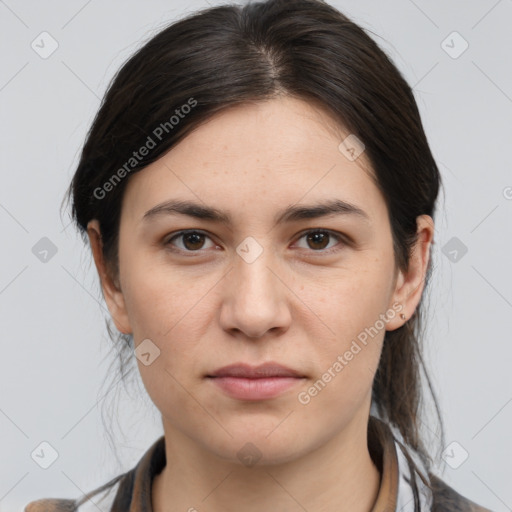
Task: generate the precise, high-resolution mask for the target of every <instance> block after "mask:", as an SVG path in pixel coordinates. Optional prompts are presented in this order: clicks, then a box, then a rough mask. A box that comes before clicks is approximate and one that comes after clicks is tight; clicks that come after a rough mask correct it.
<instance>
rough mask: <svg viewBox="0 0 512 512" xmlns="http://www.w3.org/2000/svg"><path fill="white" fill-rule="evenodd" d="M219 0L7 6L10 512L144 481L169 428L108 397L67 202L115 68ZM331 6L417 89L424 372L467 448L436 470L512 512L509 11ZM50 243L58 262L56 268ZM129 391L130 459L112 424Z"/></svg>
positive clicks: (4, 464)
mask: <svg viewBox="0 0 512 512" xmlns="http://www.w3.org/2000/svg"><path fill="white" fill-rule="evenodd" d="M208 3H210V5H215V4H219V3H221V2H213V1H211V2H206V1H191V2H185V1H181V0H180V1H178V0H173V1H169V0H168V1H163V0H150V1H144V2H143V1H133V0H132V1H123V2H121V1H108V2H106V1H103V2H100V1H99V0H91V1H89V2H87V1H83V0H80V1H75V0H73V1H69V0H68V1H64V0H54V1H46V2H37V1H35V0H32V1H15V0H6V1H0V41H1V45H0V51H1V58H2V65H1V68H0V109H1V110H0V111H1V132H0V141H1V145H2V148H1V153H0V154H1V162H0V169H1V170H0V172H1V178H2V179H1V188H0V222H1V234H2V246H1V247H2V249H3V250H2V251H1V253H0V258H1V259H0V263H1V264H0V268H1V271H0V322H1V326H2V342H1V343H2V345H1V346H2V352H1V353H2V357H1V358H0V385H1V391H0V433H1V436H0V461H1V462H0V511H7V510H11V511H12V510H22V508H23V506H24V505H25V504H26V503H27V502H28V501H31V500H33V499H36V498H42V497H50V496H53V497H77V496H79V495H81V493H82V492H84V491H87V490H90V489H91V488H93V487H94V486H98V485H100V484H102V483H104V482H106V481H107V480H108V479H110V478H111V477H113V476H115V475H116V474H118V473H120V472H121V471H125V470H127V469H130V468H131V467H132V466H133V465H134V464H135V463H136V462H137V461H138V460H139V458H140V457H141V455H142V454H143V452H144V451H145V450H146V449H147V448H148V447H149V445H150V444H151V443H152V442H153V441H154V440H155V439H156V437H157V436H159V435H160V434H161V425H160V419H159V417H158V414H157V411H156V409H155V408H154V406H153V404H152V403H151V402H150V400H149V399H148V398H145V397H144V393H141V392H137V391H136V390H137V389H140V390H142V385H141V384H140V382H139V383H137V381H136V384H137V386H138V387H137V386H136V387H135V388H134V389H135V391H131V392H129V393H124V392H122V388H121V387H120V386H117V387H116V388H114V390H113V391H111V392H108V389H109V387H108V386H102V382H103V379H104V377H105V375H106V373H107V371H108V363H109V361H110V360H111V359H109V357H108V353H109V340H108V337H107V335H106V330H105V326H104V318H105V317H106V315H107V312H106V309H105V305H104V303H103V301H102V300H100V297H101V295H100V290H99V286H98V283H97V277H96V273H95V268H94V266H93V264H92V263H91V261H92V260H91V257H90V255H89V252H88V250H86V249H85V248H84V246H83V244H82V241H81V240H80V238H79V237H78V236H77V234H76V233H75V231H74V229H73V226H69V217H68V216H67V214H66V215H65V216H64V217H62V218H61V216H60V215H59V207H60V204H61V201H62V198H63V195H64V191H65V188H66V186H67V185H68V182H69V180H70V179H71V176H72V174H73V172H74V168H75V166H76V163H77V159H78V154H79V153H78V152H79V150H80V146H81V144H82V143H83V140H84V136H85V133H86V131H87V129H88V128H89V126H90V123H91V121H92V118H93V116H94V114H95V112H96V110H97V108H98V106H99V103H100V98H101V97H102V95H103V93H104V91H105V88H106V86H107V83H108V81H109V80H110V78H111V77H112V75H113V74H114V72H115V71H116V70H117V69H118V67H119V66H120V65H121V64H122V62H123V61H124V60H125V59H126V58H127V57H128V56H129V55H131V54H132V53H133V52H134V51H135V50H136V49H137V48H138V47H139V46H140V45H141V44H142V42H143V41H145V40H146V39H147V38H148V37H150V36H151V35H153V34H154V33H155V32H156V31H158V30H159V29H160V28H161V27H163V26H164V25H166V24H167V23H168V22H170V21H172V20H173V19H176V18H178V17H182V16H183V15H184V14H186V13H188V12H191V11H193V10H196V9H197V8H202V7H206V6H207V5H208ZM330 3H331V4H332V5H334V6H336V7H338V8H339V9H340V10H342V11H343V12H345V13H346V14H347V15H349V16H351V17H352V18H353V19H354V20H355V21H356V22H358V23H360V24H361V25H362V26H363V27H365V28H367V29H368V30H371V31H372V32H373V33H375V34H377V35H376V36H375V38H376V40H377V42H378V43H379V44H380V45H381V46H382V47H383V48H384V49H385V50H386V51H387V52H388V53H389V54H390V55H391V57H392V58H393V60H394V62H395V63H396V64H397V66H398V67H399V69H401V70H402V72H403V73H404V74H405V77H406V79H407V80H408V81H409V83H410V84H411V85H412V86H414V91H415V95H416V99H417V101H418V105H419V108H420V111H421V114H422V118H423V122H424V125H425V129H426V132H427V136H428V139H429V142H430V144H431V147H432V150H433V153H434V156H435V157H436V159H437V161H438V164H439V166H440V169H441V172H442V176H443V180H444V186H445V188H444V192H443V193H442V194H441V197H440V205H439V206H440V210H439V214H438V217H437V219H436V242H435V245H434V248H433V253H432V254H433V258H434V260H435V273H434V276H433V280H432V283H431V287H430V288H429V292H428V294H427V297H426V298H427V299H430V304H431V305H430V308H429V319H430V322H431V323H430V327H429V329H428V331H427V334H428V337H427V360H428V362H429V364H430V367H431V375H432V377H433V381H434V385H435V387H436V390H437V391H438V394H439V398H440V402H441V407H442V412H443V415H444V420H445V425H446V434H447V438H446V440H447V443H446V444H447V445H448V444H450V443H452V442H456V443H458V444H455V445H451V446H450V448H449V449H448V451H447V452H446V453H447V456H446V461H447V462H448V461H449V462H450V464H446V463H445V462H444V461H442V460H441V463H440V465H439V468H438V472H439V473H440V474H441V475H442V476H443V478H444V479H445V480H446V481H447V482H448V483H449V484H450V485H452V486H453V487H454V488H455V489H456V490H458V491H459V492H460V493H461V494H463V495H465V496H467V497H469V498H471V499H473V500H475V501H477V502H478V503H480V504H482V505H485V506H487V507H489V508H490V509H492V510H494V511H505V510H512V486H511V485H510V483H511V476H510V475H511V470H510V460H511V459H512V442H511V430H512V429H511V423H512V403H511V402H512V383H511V380H512V379H511V374H510V369H509V367H510V362H511V356H512V344H511V336H510V332H511V329H512V320H511V319H512V274H511V272H510V263H511V261H512V245H511V228H510V225H511V222H510V221H511V218H512V173H511V156H510V135H511V130H510V127H511V120H512V119H511V117H512V116H511V114H512V72H511V59H510V50H511V48H512V35H511V32H510V26H511V22H512V1H511V0H500V1H496V0H481V1H476V0H474V1H462V0H459V1H450V2H446V1H441V0H436V1H430V2H428V1H426V0H415V1H413V0H393V1H386V2H377V1H371V0H365V1H355V0H354V1H349V0H337V1H334V0H332V1H331V2H330ZM43 31H46V32H48V33H49V34H50V35H51V37H52V38H53V39H54V40H56V41H57V43H58V48H57V49H56V51H55V52H54V53H53V54H52V55H50V56H49V57H47V58H42V57H41V56H40V54H38V53H36V51H35V50H34V49H33V48H32V47H31V44H32V42H33V41H34V40H35V43H34V45H35V44H39V45H40V46H42V43H41V42H40V40H41V37H46V38H47V39H45V49H46V50H48V49H49V48H51V46H50V43H51V41H50V39H49V38H48V36H40V37H39V34H41V32H43ZM454 31H456V32H458V34H460V36H459V35H450V34H452V32H454ZM38 41H39V43H38ZM443 41H445V42H444V43H443ZM464 41H466V42H467V44H468V45H469V46H468V48H467V49H466V50H465V51H464V52H463V53H461V54H460V55H458V54H459V53H460V52H461V50H463V49H464V46H465V43H464ZM38 50H39V51H40V52H41V51H42V50H41V49H38ZM43 237H47V238H48V239H49V240H51V242H52V243H53V244H54V245H55V249H56V250H57V252H56V253H55V254H54V255H52V253H51V252H50V253H48V255H47V256H46V260H47V261H41V259H40V258H42V257H43V256H42V253H38V250H37V249H39V250H40V249H41V247H40V246H39V245H36V244H42V245H43V246H44V244H48V242H47V241H43V242H40V240H41V239H42V238H43ZM34 246H35V247H36V249H33V248H34ZM464 247H465V248H466V249H467V252H466V253H464V250H465V249H464ZM454 251H455V252H454ZM38 254H39V256H38ZM455 257H456V258H457V259H456V260H454V258H455ZM43 259H44V257H43ZM117 391H119V392H120V395H119V400H120V411H121V413H120V419H119V423H120V425H122V431H121V430H120V428H118V427H117V426H116V425H114V436H115V438H116V447H117V450H118V454H119V458H120V459H119V463H117V462H116V461H115V458H114V455H113V452H112V450H111V448H110V445H109V444H108V442H107V439H106V436H105V432H104V429H103V423H102V417H101V406H102V405H104V404H105V403H108V402H105V400H109V399H111V398H113V397H114V396H115V393H116V392H117ZM105 393H106V394H107V395H106V397H105V396H104V395H105ZM109 407H110V406H109ZM109 407H107V409H108V408H109ZM428 428H430V427H428V426H427V430H428ZM123 434H124V435H123ZM435 435H436V434H435V432H434V433H432V436H435ZM43 441H46V442H48V443H50V445H51V446H52V447H53V448H54V449H55V450H56V452H57V453H58V458H57V459H56V460H55V462H53V464H51V465H50V466H49V467H48V469H43V468H42V467H40V465H38V464H36V462H34V460H33V459H32V457H31V454H32V453H33V452H34V450H36V452H37V451H38V450H39V453H41V452H40V450H41V447H40V443H41V442H43ZM44 447H45V446H44V445H43V451H44V453H45V457H49V456H50V455H49V454H51V450H50V449H46V450H44ZM463 450H465V451H466V452H467V453H468V455H469V456H468V458H467V459H466V460H465V461H464V462H463V463H462V464H460V466H459V467H458V468H454V467H453V466H456V465H457V464H459V463H460V462H461V461H462V459H463V456H464V454H465V452H464V451H463ZM43 459H44V457H41V458H40V459H39V460H40V462H41V463H43V464H44V463H45V461H44V460H43ZM49 462H50V459H48V458H47V460H46V463H49Z"/></svg>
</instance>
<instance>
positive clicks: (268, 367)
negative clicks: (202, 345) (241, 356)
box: [207, 361, 304, 379]
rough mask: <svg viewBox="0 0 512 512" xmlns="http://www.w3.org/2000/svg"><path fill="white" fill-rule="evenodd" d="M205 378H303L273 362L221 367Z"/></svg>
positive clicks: (294, 371) (290, 369)
mask: <svg viewBox="0 0 512 512" xmlns="http://www.w3.org/2000/svg"><path fill="white" fill-rule="evenodd" d="M207 377H239V378H244V379H261V378H269V377H304V375H302V374H301V373H299V372H298V371H296V370H293V369H292V368H288V367H286V366H283V365H282V364H279V363H275V362H273V361H270V362H267V363H263V364H260V365H258V366H251V365H250V364H247V363H234V364H230V365H228V366H223V367H222V368H219V369H218V370H215V371H214V372H213V373H211V374H209V375H207Z"/></svg>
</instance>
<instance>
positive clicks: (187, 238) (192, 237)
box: [165, 231, 213, 252]
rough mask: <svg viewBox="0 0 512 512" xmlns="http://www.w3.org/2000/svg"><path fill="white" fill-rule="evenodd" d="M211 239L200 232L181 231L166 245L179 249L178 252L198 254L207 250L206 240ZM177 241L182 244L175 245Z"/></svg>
mask: <svg viewBox="0 0 512 512" xmlns="http://www.w3.org/2000/svg"><path fill="white" fill-rule="evenodd" d="M209 238H210V237H209V236H207V235H206V234H204V233H201V232H200V231H181V232H180V233H177V234H176V235H174V236H173V237H172V238H170V239H169V240H168V241H167V242H166V243H165V245H170V246H174V247H177V249H178V250H181V251H183V252H196V251H199V250H201V249H205V248H206V247H205V240H207V239H209ZM175 240H180V241H181V244H175V243H174V241H175ZM212 245H213V244H212Z"/></svg>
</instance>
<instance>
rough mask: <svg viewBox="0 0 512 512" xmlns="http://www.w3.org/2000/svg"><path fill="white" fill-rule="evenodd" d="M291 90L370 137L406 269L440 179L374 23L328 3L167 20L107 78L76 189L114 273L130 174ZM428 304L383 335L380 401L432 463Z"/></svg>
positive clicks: (126, 355) (73, 194)
mask: <svg viewBox="0 0 512 512" xmlns="http://www.w3.org/2000/svg"><path fill="white" fill-rule="evenodd" d="M283 94H285V95H289V96H293V97H296V98H299V99H303V100H305V101H307V102H311V103H313V102H314V103H315V105H322V106H323V107H324V108H325V110H326V111H327V112H329V113H330V115H331V116H332V117H333V118H334V119H336V120H337V121H338V122H339V125H340V126H342V127H344V128H345V129H346V130H348V132H349V133H353V134H355V135H356V136H357V137H358V138H359V139H360V140H362V141H363V143H364V145H365V155H366V158H368V159H369V161H370V162H371V166H372V169H373V172H374V174H375V177H376V183H377V186H378V187H379V189H380V190H381V192H382V194H383V196H384V198H385V201H386V205H387V208H388V213H389V221H390V225H391V229H392V235H393V243H394V250H395V257H396V263H397V267H398V268H401V269H407V266H408V261H409V257H410V251H411V247H412V245H413V244H414V242H415V240H416V229H417V224H416V218H417V217H418V216H419V215H422V214H427V215H430V216H431V217H432V218H433V217H434V212H435V207H436V198H437V195H438V190H439V187H440V185H441V181H440V174H439V170H438V168H437V165H436V162H435V161H434V158H433V156H432V153H431V151H430V148H429V145H428V142H427V139H426V136H425V133H424V130H423V127H422V123H421V119H420V114H419V112H418V108H417V105H416V102H415V99H414V96H413V92H412V90H411V88H410V86H409V85H408V84H407V82H406V81H405V79H404V78H403V76H402V75H401V73H400V72H399V70H398V69H397V68H396V67H395V65H394V64H393V63H392V62H391V60H390V58H389V57H388V56H387V55H386V54H385V53H384V51H383V50H381V49H380V48H379V46H378V45H377V44H376V42H375V41H374V40H373V39H372V38H371V37H370V36H369V35H367V33H366V32H365V30H363V28H361V27H360V26H358V25H357V24H355V23H354V22H352V21H351V20H350V19H348V18H347V17H346V16H344V15H343V14H342V13H340V12H339V11H338V10H336V9H335V8H333V7H332V6H330V5H328V4H326V3H325V2H323V1H321V0H268V1H262V2H254V3H248V4H246V5H245V6H243V7H240V6H236V5H224V6H220V7H213V8H209V9H205V10H203V11H199V12H196V13H193V14H191V15H189V16H188V17H186V18H183V19H181V20H179V21H177V22H175V23H172V24H171V25H169V26H168V27H166V28H165V29H163V30H161V31H160V32H159V33H157V34H156V35H155V36H154V37H152V38H151V39H150V40H149V41H147V42H146V43H145V44H144V45H143V46H142V47H141V48H140V49H139V50H138V51H137V52H136V53H135V54H134V55H133V56H132V57H131V58H129V59H128V60H127V62H126V63H125V64H124V65H123V66H122V67H121V69H120V70H119V71H118V72H117V74H116V76H114V78H113V79H112V81H111V83H110V84H109V87H108V90H107V92H106V94H105V96H104V98H103V101H102V104H101V107H100V109H99V111H98V113H97V115H96V117H95V119H94V121H93V123H92V126H91V128H90V130H89V132H88V134H87V138H86V141H85V145H84V147H83V150H82V152H81V157H80V161H79V164H78V168H77V170H76V173H75V175H74V177H73V180H72V183H71V185H70V188H69V190H68V197H69V198H70V199H72V202H73V208H72V215H73V219H74V221H75V222H76V223H77V226H78V228H79V230H80V232H81V234H82V235H83V238H84V240H86V239H87V235H86V227H87V223H88V222H89V221H90V220H91V219H98V221H99V223H100V227H101V232H102V241H103V252H104V258H105V261H106V262H107V264H108V266H109V268H110V270H111V272H112V276H113V277H114V279H116V278H117V276H118V233H119V219H120V212H121V203H122V198H123V191H124V188H125V186H126V183H127V181H128V180H129V179H130V175H132V174H134V173H135V172H138V171H140V170H142V169H144V167H145V166H147V165H148V164H149V163H151V162H153V161H155V160H157V159H158V158H159V157H161V156H162V155H163V154H164V153H165V152H166V151H168V150H169V149H171V148H172V147H173V146H175V145H176V144H177V143H178V142H179V141H180V140H182V139H183V138H184V137H186V136H187V134H189V133H190V132H191V130H193V129H195V128H196V127H197V126H198V125H199V124H201V123H203V122H205V121H206V120H207V119H209V118H211V117H212V116H214V115H215V114H216V113H218V112H220V111H222V110H223V109H226V108H228V107H232V106H234V105H238V104H243V103H246V102H248V101H263V100H268V99H272V98H275V97H276V96H278V95H283ZM186 105H188V107H187V108H185V106H186ZM150 140H151V141H152V143H150V142H149V141H150ZM340 142H341V141H340ZM145 145H146V146H150V145H151V146H152V148H151V149H150V150H149V152H148V153H147V154H146V155H144V156H142V155H138V156H137V158H135V157H133V152H134V151H137V150H138V148H141V147H143V146H145ZM121 169H124V171H121ZM431 267H432V264H431V263H430V264H429V268H428V272H427V276H426V280H427V281H428V280H429V278H430V275H431ZM422 303H423V301H421V302H420V304H419V306H418V308H417V309H416V311H415V313H414V314H413V315H412V317H411V318H409V319H408V320H407V321H406V322H405V324H404V325H403V326H402V327H400V328H398V329H396V330H394V331H389V332H386V334H385V339H384V344H383V349H382V356H381V359H380V364H379V367H378V370H377V373H376V375H375V379H374V382H373V397H372V405H373V406H374V407H375V408H376V409H377V410H378V413H379V415H380V416H381V417H382V418H383V419H385V421H387V422H388V423H389V424H390V425H393V426H394V427H396V429H398V431H399V432H400V434H401V435H402V436H403V439H404V440H405V442H406V443H407V444H408V445H409V446H410V447H412V448H413V449H414V450H415V451H416V452H417V453H418V454H419V456H420V457H421V458H422V460H423V462H424V463H426V464H427V465H428V467H430V465H431V462H432V458H431V457H430V456H429V453H428V450H427V449H426V448H425V443H424V442H423V440H422V435H421V434H420V431H421V425H420V423H421V419H420V418H421V413H422V409H423V395H422V375H423V377H424V378H425V379H426V383H427V385H428V389H429V390H430V392H431V396H432V398H433V403H434V405H435V410H436V415H437V420H438V422H439V426H440V432H441V434H440V439H441V440H442V443H443V444H444V436H443V428H442V421H441V416H440V413H439V407H438V403H437V400H436V397H435V394H434V392H433V389H432V385H431V382H430V379H429V377H428V374H427V371H426V368H425V365H424V362H423V359H422V350H421V346H420V340H421V339H422V330H423V326H422V322H421V319H422V314H423V304H422ZM109 333H110V334H111V336H112V337H113V338H114V339H115V341H117V343H118V355H119V361H120V362H121V373H122V375H123V376H124V368H125V366H126V363H127V362H128V361H129V359H133V356H132V351H133V339H132V337H131V336H129V335H122V334H120V333H117V334H115V333H114V332H112V331H111V330H110V329H109ZM422 372H423V373H422ZM428 423H429V424H431V422H430V421H428Z"/></svg>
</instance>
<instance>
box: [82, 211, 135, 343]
mask: <svg viewBox="0 0 512 512" xmlns="http://www.w3.org/2000/svg"><path fill="white" fill-rule="evenodd" d="M87 235H88V236H89V243H90V244H91V250H92V254H93V258H94V263H95V265H96V269H97V271H98V276H99V278H100V283H101V289H102V292H103V297H104V299H105V302H106V304H107V307H108V310H109V312H110V315H111V316H112V320H113V321H114V323H115V325H116V327H117V329H118V330H119V331H120V332H122V333H123V334H131V332H132V330H131V327H130V322H129V319H128V315H127V311H126V305H125V301H124V296H123V292H122V290H121V288H120V286H119V285H117V284H116V283H114V280H113V277H112V276H111V273H110V272H109V271H108V268H107V265H106V263H105V260H104V258H103V242H102V238H101V230H100V225H99V222H98V220H97V219H93V220H91V221H89V223H88V224H87Z"/></svg>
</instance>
